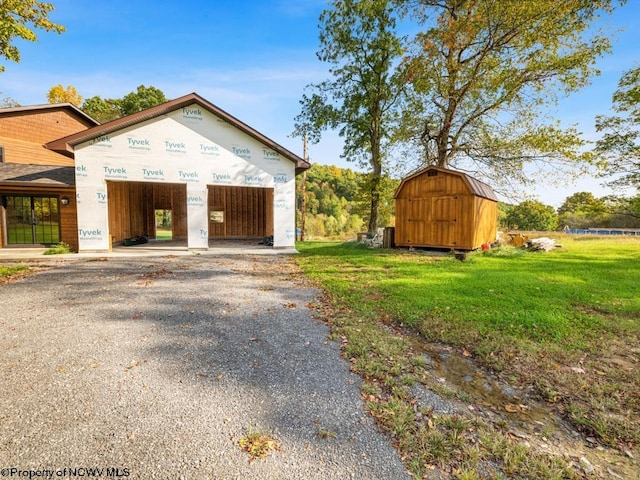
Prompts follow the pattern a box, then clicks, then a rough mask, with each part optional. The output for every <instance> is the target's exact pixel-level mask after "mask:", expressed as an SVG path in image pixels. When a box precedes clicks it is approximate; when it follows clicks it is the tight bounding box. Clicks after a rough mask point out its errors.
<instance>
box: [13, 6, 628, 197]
mask: <svg viewBox="0 0 640 480" xmlns="http://www.w3.org/2000/svg"><path fill="white" fill-rule="evenodd" d="M48 1H49V2H51V3H53V4H54V6H55V7H56V9H55V11H54V12H53V13H52V15H51V18H52V20H54V21H55V22H57V23H60V24H62V25H64V26H65V27H66V29H67V30H66V32H64V33H63V34H61V35H56V34H53V33H44V32H38V37H39V40H38V42H37V43H28V42H20V43H18V46H19V48H20V51H21V55H22V60H21V61H20V63H18V64H14V63H9V62H6V61H4V62H3V64H4V65H5V67H6V71H5V72H4V73H1V74H0V92H2V96H9V97H11V98H13V99H14V100H16V101H18V102H19V103H20V104H22V105H35V104H43V103H47V99H46V94H47V91H48V90H49V89H50V88H51V87H52V86H54V85H57V84H62V85H64V86H66V85H73V86H74V87H76V88H77V90H78V92H79V93H80V94H81V95H82V96H83V97H85V98H88V97H91V96H94V95H99V96H101V97H105V98H118V97H122V96H124V95H125V94H127V93H129V92H131V91H134V90H135V89H136V87H137V86H138V85H146V86H150V85H153V86H155V87H157V88H159V89H161V90H162V91H163V92H164V93H165V95H166V96H167V98H175V97H179V96H182V95H185V94H187V93H191V92H196V93H198V94H200V95H201V96H203V97H205V98H206V99H208V100H209V101H211V102H212V103H214V104H216V105H217V106H219V107H220V108H222V109H224V110H226V111H227V112H229V113H231V114H232V115H234V116H236V117H238V118H239V119H240V120H242V121H244V122H245V123H248V124H249V125H251V126H252V127H254V128H255V129H257V130H258V131H260V132H261V133H263V134H265V135H267V136H268V137H270V138H272V139H273V140H275V141H276V142H278V143H280V144H281V145H283V146H285V147H287V148H289V149H290V150H292V151H293V152H295V153H297V154H299V155H302V143H301V141H300V140H299V139H296V138H291V137H290V134H291V131H292V130H293V118H294V117H295V115H296V114H297V113H298V112H299V100H300V98H301V96H302V94H303V91H304V87H305V85H307V84H309V83H313V82H319V81H321V80H324V79H325V78H327V69H326V66H325V65H323V64H321V63H320V62H319V61H318V60H317V59H316V56H315V52H316V51H317V47H318V28H317V26H318V17H319V15H320V13H321V11H322V10H323V9H324V8H326V7H327V2H326V1H321V0H263V1H251V0H235V1H221V0H208V1H207V0H182V1H174V0H157V1H153V2H149V1H143V0H128V1H123V0H111V1H109V2H93V1H86V0H48ZM602 26H604V27H605V28H607V29H608V30H610V31H612V32H616V39H615V40H614V47H613V48H614V53H613V55H611V56H608V57H605V58H603V59H602V60H601V61H600V62H599V65H598V66H599V68H600V69H601V71H602V75H601V76H600V77H596V78H594V80H593V82H592V85H590V86H589V87H587V88H585V89H584V90H582V91H581V92H580V93H578V94H574V95H572V96H571V97H569V98H567V99H564V100H562V102H561V104H560V105H559V106H558V107H557V109H555V112H553V113H554V114H555V116H557V118H560V119H561V120H562V121H563V124H564V125H565V126H568V125H571V124H577V126H578V129H579V130H580V131H582V132H583V133H584V135H585V137H586V138H587V139H595V138H597V136H596V134H595V131H594V127H593V123H594V117H595V115H597V114H602V113H607V112H608V109H609V107H610V104H611V94H612V93H613V91H614V90H615V89H616V86H617V82H618V80H619V78H620V76H621V75H622V73H623V72H624V71H625V70H628V69H629V68H632V67H634V66H636V65H638V64H640V48H639V46H640V0H629V1H628V3H627V5H625V6H623V7H621V8H619V9H618V10H617V11H616V13H615V14H614V15H613V16H611V17H607V18H604V19H603V21H602ZM340 153H341V142H340V139H339V138H338V136H337V134H335V133H328V134H326V135H325V136H324V137H323V140H322V141H321V142H320V144H318V145H311V146H310V157H311V161H312V162H316V163H322V164H335V165H339V166H341V167H351V168H355V165H353V164H350V163H348V162H346V161H345V160H343V159H341V158H340ZM600 183H601V180H596V179H593V178H589V177H585V178H583V179H581V180H580V181H579V182H577V183H576V184H574V185H570V186H568V187H561V188H551V187H547V186H543V185H539V186H538V187H536V188H535V189H533V190H530V191H529V192H527V193H528V194H530V195H534V196H536V197H537V198H538V199H539V200H541V201H543V202H544V203H547V204H551V205H554V206H559V205H560V204H561V203H562V201H563V200H564V199H565V198H566V197H567V196H568V195H570V194H571V193H574V192H577V191H592V192H593V193H594V194H595V195H597V196H600V195H605V194H607V193H609V191H608V190H605V189H602V188H601V187H600V186H599V184H600Z"/></svg>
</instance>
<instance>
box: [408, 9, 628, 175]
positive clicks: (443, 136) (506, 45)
mask: <svg viewBox="0 0 640 480" xmlns="http://www.w3.org/2000/svg"><path fill="white" fill-rule="evenodd" d="M399 3H400V4H402V5H403V6H404V11H405V13H407V14H408V15H410V16H411V17H412V18H413V19H414V20H415V21H416V22H418V24H419V25H420V26H421V33H419V34H418V35H417V36H416V37H415V41H414V42H413V46H412V48H411V50H410V52H409V54H408V55H407V56H406V59H405V61H406V65H407V66H408V69H409V76H408V82H409V83H410V85H411V87H412V88H411V93H412V97H411V101H410V108H406V109H404V114H405V115H404V117H403V128H402V129H401V131H400V132H399V133H400V135H401V136H402V137H403V138H405V139H409V140H411V141H413V142H414V145H419V146H421V151H422V161H423V162H424V163H426V164H431V165H437V166H440V167H449V166H454V167H455V166H457V167H459V168H464V169H467V170H470V171H474V172H476V173H478V172H479V174H480V175H482V176H484V177H485V178H489V179H491V180H492V181H493V182H499V181H501V180H502V181H503V182H505V183H506V182H507V181H510V180H513V179H516V180H519V181H522V182H526V181H527V180H530V179H531V178H530V177H529V173H527V172H526V171H525V168H526V167H527V165H529V164H531V163H532V162H549V161H551V162H550V163H551V164H554V165H563V164H564V165H566V166H569V167H573V165H574V164H577V163H579V162H580V161H584V160H589V159H590V156H589V154H588V153H581V152H582V149H581V147H583V145H584V142H583V140H582V139H581V136H580V134H579V132H577V131H576V130H575V129H574V128H566V129H565V128H564V127H563V126H561V125H560V124H558V123H557V122H553V121H549V120H547V119H546V118H545V115H544V114H543V112H544V111H545V108H548V107H549V105H550V104H554V102H555V101H556V100H557V95H566V94H569V93H571V92H574V91H576V90H578V89H579V88H581V87H583V86H585V85H586V84H587V83H588V81H589V78H590V77H591V76H592V75H594V74H596V73H597V71H596V68H595V62H596V60H597V59H598V58H599V57H600V56H602V55H603V54H605V53H607V52H608V51H609V50H610V42H609V39H608V37H607V36H606V35H604V34H603V33H601V32H599V31H596V30H594V29H593V23H594V21H595V20H596V19H598V18H599V15H600V14H602V13H610V12H611V11H612V10H613V8H614V3H624V0H621V1H620V2H616V0H562V1H558V0H536V1H505V0H482V1H479V0H399Z"/></svg>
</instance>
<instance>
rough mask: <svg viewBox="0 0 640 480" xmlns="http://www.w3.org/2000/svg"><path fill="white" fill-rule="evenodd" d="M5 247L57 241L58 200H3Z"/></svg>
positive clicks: (28, 198)
mask: <svg viewBox="0 0 640 480" xmlns="http://www.w3.org/2000/svg"><path fill="white" fill-rule="evenodd" d="M4 200H5V211H6V216H7V244H9V245H52V244H55V243H59V242H60V209H59V205H58V197H35V196H9V195H7V196H6V197H5V199H4Z"/></svg>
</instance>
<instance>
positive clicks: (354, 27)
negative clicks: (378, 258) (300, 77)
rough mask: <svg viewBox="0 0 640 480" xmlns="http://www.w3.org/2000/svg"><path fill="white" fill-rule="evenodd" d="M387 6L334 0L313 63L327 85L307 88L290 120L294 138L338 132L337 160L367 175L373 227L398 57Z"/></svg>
mask: <svg viewBox="0 0 640 480" xmlns="http://www.w3.org/2000/svg"><path fill="white" fill-rule="evenodd" d="M395 28H396V16H395V13H394V10H393V8H392V0H334V1H333V2H332V4H331V8H329V9H327V10H325V11H324V12H323V13H322V15H321V16H320V49H319V51H318V52H317V56H318V58H319V59H320V60H321V61H322V62H325V63H327V64H329V65H330V69H329V72H330V75H331V78H330V79H329V80H325V81H323V82H321V83H317V84H313V85H309V86H308V87H307V90H308V94H305V95H304V96H303V98H302V100H301V104H302V113H301V114H300V115H298V116H297V117H296V127H295V132H294V133H295V134H296V135H300V136H302V135H303V134H307V135H309V139H310V140H311V141H312V142H313V141H317V140H319V138H320V132H321V131H322V130H324V129H327V128H331V129H335V128H337V129H339V133H340V136H341V137H342V138H343V139H344V151H343V155H342V156H343V157H344V158H346V159H347V160H351V161H358V162H360V164H361V165H363V166H366V168H367V169H368V171H369V172H370V178H369V183H368V192H369V195H368V196H369V204H370V208H369V225H368V230H369V231H370V232H373V231H375V230H376V229H377V227H378V214H379V208H380V188H381V178H382V175H383V168H384V164H385V156H386V155H387V147H388V141H389V138H390V135H391V129H390V126H391V125H392V117H391V115H390V113H391V112H392V110H393V108H394V105H395V104H396V101H397V100H398V98H399V92H400V89H401V82H400V81H399V79H400V78H401V75H400V74H399V70H397V67H398V63H399V59H400V55H401V53H402V46H401V41H400V39H399V38H398V36H397V35H396V33H395Z"/></svg>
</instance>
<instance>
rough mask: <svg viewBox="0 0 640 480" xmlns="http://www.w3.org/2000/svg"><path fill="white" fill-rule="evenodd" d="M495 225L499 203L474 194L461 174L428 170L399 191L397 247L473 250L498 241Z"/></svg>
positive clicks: (405, 184) (406, 182)
mask: <svg viewBox="0 0 640 480" xmlns="http://www.w3.org/2000/svg"><path fill="white" fill-rule="evenodd" d="M496 226H497V203H496V202H495V201H493V200H488V199H485V198H482V197H479V196H477V195H475V194H474V193H473V191H472V190H471V188H470V187H469V185H468V184H467V182H466V181H465V177H464V176H462V175H458V174H450V173H447V172H443V171H442V170H438V171H437V172H436V174H435V175H434V174H431V175H430V174H429V170H427V171H425V172H424V173H423V174H421V175H417V176H415V177H413V178H409V179H407V180H406V181H405V182H404V183H403V184H402V186H401V188H400V190H399V191H398V192H397V194H396V230H395V244H396V245H398V246H406V247H410V246H413V247H431V248H456V249H463V250H473V249H475V248H478V247H480V246H481V245H482V244H483V243H486V242H493V241H494V240H495V235H496Z"/></svg>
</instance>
